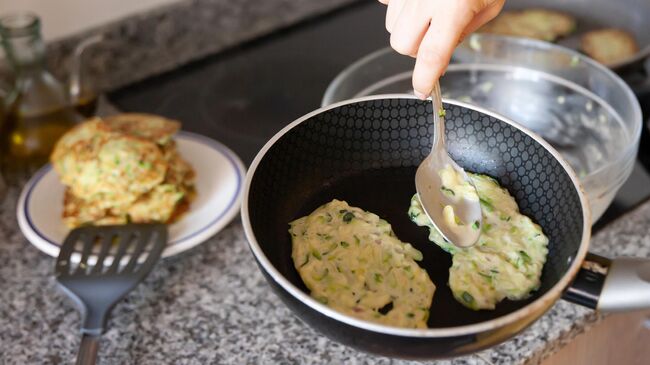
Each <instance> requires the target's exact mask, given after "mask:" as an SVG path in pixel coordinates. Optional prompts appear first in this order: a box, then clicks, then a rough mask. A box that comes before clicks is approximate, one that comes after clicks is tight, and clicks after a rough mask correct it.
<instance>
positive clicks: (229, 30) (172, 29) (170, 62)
mask: <svg viewBox="0 0 650 365" xmlns="http://www.w3.org/2000/svg"><path fill="white" fill-rule="evenodd" d="M357 1H359V0H264V1H259V0H236V1H232V0H195V1H188V2H180V3H173V4H170V5H166V6H162V7H159V8H155V9H152V10H148V11H145V12H142V13H138V14H135V15H132V16H128V17H126V18H123V19H121V20H118V21H114V22H112V23H109V24H106V25H103V26H100V27H96V28H94V29H90V30H87V31H84V32H81V33H80V34H77V35H73V36H69V37H66V38H63V39H60V40H56V41H53V42H51V43H49V44H48V64H49V65H48V66H49V68H50V70H51V71H52V72H53V73H54V74H55V75H57V76H59V77H60V78H62V79H63V78H64V77H66V76H67V73H68V69H69V67H70V59H71V53H72V50H73V49H74V47H75V45H77V44H78V43H79V42H80V41H81V40H83V39H84V38H87V37H90V36H92V35H96V34H103V36H104V41H103V42H102V43H101V44H99V45H97V46H95V47H94V48H93V49H91V50H89V51H88V52H87V54H86V55H85V56H84V63H87V65H88V69H89V70H90V71H89V72H90V75H91V77H93V79H94V80H95V82H96V84H97V85H98V87H99V88H100V89H101V90H112V89H115V88H118V87H120V86H124V85H126V84H129V83H133V82H135V81H138V80H142V79H144V78H146V77H149V76H152V75H156V74H159V73H162V72H165V71H169V70H172V69H174V68H177V67H179V66H181V65H183V64H186V63H188V62H190V61H193V60H197V59H200V58H202V57H205V56H207V55H210V54H214V53H217V52H219V51H222V50H224V49H226V48H228V47H232V46H234V45H236V44H239V43H242V42H245V41H247V40H251V39H254V38H256V37H259V36H261V35H264V34H267V33H270V32H272V31H273V30H276V29H279V28H283V27H286V26H289V25H291V24H294V23H296V22H298V21H300V20H303V19H305V18H309V17H313V16H316V15H318V14H322V13H325V12H328V11H331V10H333V9H336V8H338V7H341V6H343V5H347V4H350V3H353V2H357Z"/></svg>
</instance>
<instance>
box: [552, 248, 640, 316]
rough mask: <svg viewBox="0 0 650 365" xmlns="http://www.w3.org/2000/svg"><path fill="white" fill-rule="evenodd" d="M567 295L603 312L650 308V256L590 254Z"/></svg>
mask: <svg viewBox="0 0 650 365" xmlns="http://www.w3.org/2000/svg"><path fill="white" fill-rule="evenodd" d="M563 298H564V299H566V300H568V301H570V302H573V303H576V304H580V305H583V306H586V307H589V308H593V309H597V310H599V311H603V312H617V311H629V310H634V309H647V308H650V259H644V258H636V257H621V258H616V259H613V260H610V259H608V258H605V257H602V256H598V255H595V254H592V253H589V254H588V255H587V258H586V259H585V261H584V262H583V264H582V268H581V269H580V271H579V272H578V274H577V275H576V278H575V279H574V280H573V283H571V285H570V286H569V288H567V290H566V291H565V292H564V295H563Z"/></svg>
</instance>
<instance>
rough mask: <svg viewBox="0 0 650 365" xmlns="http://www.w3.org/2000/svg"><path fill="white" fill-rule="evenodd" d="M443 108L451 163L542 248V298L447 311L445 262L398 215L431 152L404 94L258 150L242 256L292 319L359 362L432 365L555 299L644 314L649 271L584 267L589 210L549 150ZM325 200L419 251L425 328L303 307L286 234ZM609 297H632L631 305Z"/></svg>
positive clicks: (504, 127)
mask: <svg viewBox="0 0 650 365" xmlns="http://www.w3.org/2000/svg"><path fill="white" fill-rule="evenodd" d="M445 109H446V111H447V113H446V115H447V117H446V118H447V123H446V134H447V141H448V147H449V153H450V154H451V156H452V157H453V158H454V159H455V160H456V161H457V162H458V164H459V165H461V166H462V167H464V168H465V169H466V170H468V171H473V172H478V173H482V174H488V175H490V176H492V177H494V178H496V179H497V180H498V181H499V182H500V183H501V185H502V186H504V187H506V188H507V189H508V190H509V191H510V193H511V194H512V195H513V196H514V197H515V199H516V201H517V203H518V205H519V207H520V209H521V211H522V212H523V214H526V215H528V216H529V217H531V218H532V219H533V220H534V221H535V222H537V223H538V224H539V225H541V227H542V229H543V230H544V232H545V234H546V235H547V236H548V237H549V240H550V242H549V254H548V259H547V262H546V264H545V266H544V269H543V273H542V278H541V281H542V284H541V287H540V288H539V290H537V291H535V292H534V293H533V294H532V296H531V297H530V298H528V299H526V300H522V301H509V300H505V301H503V302H501V303H500V304H498V305H497V307H496V309H495V310H494V311H487V310H483V311H472V310H470V309H467V308H465V307H464V306H462V305H461V304H460V303H458V302H456V300H455V299H454V298H453V296H452V294H451V290H450V289H449V287H448V286H447V281H448V275H449V274H448V271H449V267H450V266H451V256H450V255H449V254H447V253H445V252H443V251H442V250H441V249H439V248H438V247H437V246H436V245H434V244H433V243H431V242H429V241H428V239H427V236H428V232H427V229H424V228H422V227H418V226H416V225H415V224H413V223H412V222H411V221H410V220H409V219H408V216H407V210H408V207H409V202H410V198H411V196H412V195H413V194H414V192H415V185H414V179H415V171H416V168H417V166H418V165H419V163H420V162H421V161H422V160H423V159H424V158H425V157H426V155H427V154H428V152H429V150H430V148H431V141H432V135H433V125H432V123H431V120H432V119H431V104H430V103H429V102H424V101H420V100H418V99H415V98H412V97H409V96H407V95H383V96H370V97H365V98H359V99H353V100H348V101H344V102H341V103H337V104H333V105H331V106H327V107H324V108H321V109H319V110H316V111H314V112H312V113H310V114H307V115H306V116H304V117H302V118H300V119H298V120H296V121H295V122H293V123H291V124H289V125H288V126H287V127H286V128H284V129H283V130H281V131H280V132H279V133H277V134H276V135H275V136H274V137H273V138H272V139H271V140H270V141H269V142H268V143H267V144H266V145H265V146H264V147H263V148H262V150H261V151H260V152H259V154H258V155H257V157H256V158H255V160H254V161H253V163H252V165H251V167H250V170H249V172H248V176H247V180H246V185H245V190H244V198H243V204H242V221H243V224H244V229H245V232H246V236H247V239H248V242H249V245H250V248H251V251H252V252H253V254H254V256H255V259H256V260H257V263H258V265H259V267H260V269H261V271H262V273H263V274H264V276H265V278H266V279H267V281H268V282H269V284H270V285H271V287H272V288H273V289H274V290H275V292H276V293H277V294H278V295H279V296H280V298H281V299H282V300H283V301H284V302H285V303H286V305H287V306H288V307H290V308H291V309H292V310H293V311H294V312H295V313H296V315H297V316H298V317H300V318H301V319H302V320H304V321H305V322H306V323H308V324H309V325H311V326H313V327H314V328H316V329H318V330H319V331H321V332H322V333H324V334H325V335H327V336H328V337H330V338H332V339H333V340H335V341H338V342H341V343H344V344H346V345H349V346H352V347H354V348H357V349H360V350H363V351H366V352H371V353H376V354H381V355H385V356H391V357H401V358H440V357H450V356H458V355H462V354H466V353H470V352H474V351H479V350H481V349H483V348H486V347H489V346H492V345H495V344H497V343H499V342H502V341H504V340H506V339H508V338H510V337H512V336H513V335H515V334H516V333H518V332H519V331H521V330H523V329H524V328H526V327H527V326H528V325H530V324H531V323H532V322H533V321H535V320H536V319H537V318H538V317H540V316H541V315H542V314H543V313H544V312H545V311H546V310H547V309H548V308H549V307H550V306H551V305H552V304H553V303H554V302H555V301H556V300H557V299H558V298H560V296H562V295H563V294H564V296H565V297H566V298H567V299H569V300H571V301H573V302H577V303H580V304H583V305H586V306H589V307H592V308H599V309H602V310H616V309H622V308H626V309H627V308H641V307H647V306H650V284H649V283H648V282H647V280H648V279H649V276H650V275H647V274H646V276H645V280H646V281H644V280H642V279H639V278H638V276H639V275H637V272H638V270H646V273H648V272H650V265H649V264H648V263H647V261H631V262H630V261H629V260H628V261H613V262H612V261H610V260H608V259H605V258H602V257H597V256H593V255H590V256H589V257H588V258H586V257H587V247H588V245H589V237H590V226H591V224H590V223H589V222H590V213H589V208H588V204H587V200H586V198H585V196H584V194H583V193H582V191H581V190H580V186H579V183H578V177H577V176H576V175H575V173H574V172H573V171H572V170H571V168H570V167H569V165H568V164H567V163H566V161H564V160H563V159H562V157H561V156H560V154H559V153H558V152H557V151H555V150H554V149H553V148H552V147H551V146H550V145H549V144H548V143H546V142H545V141H544V140H542V139H541V138H540V137H539V136H537V135H535V134H533V133H532V132H530V131H527V130H525V129H523V128H522V127H520V126H518V125H516V124H514V123H513V122H511V121H509V120H506V119H504V118H502V117H500V116H498V115H497V114H494V113H492V112H488V111H486V110H483V109H479V108H476V107H474V106H469V105H468V104H463V103H460V102H456V101H445ZM334 198H336V199H341V200H346V201H347V202H348V203H349V204H350V205H352V206H358V207H361V208H363V209H366V210H368V211H370V212H373V213H375V214H378V215H379V216H380V217H382V218H384V219H386V220H387V221H388V222H390V223H391V224H392V227H393V230H394V232H395V234H396V235H397V237H399V238H400V239H401V240H402V241H404V242H409V243H411V244H413V245H414V246H415V247H416V248H417V249H419V250H420V251H422V253H423V255H424V260H423V261H421V262H420V263H419V264H420V265H421V267H423V268H424V269H426V270H427V272H428V274H429V276H430V277H431V279H432V281H433V282H434V283H435V284H436V287H437V289H436V293H435V295H434V298H433V302H432V306H431V311H430V316H429V321H428V323H427V324H428V327H429V328H428V329H404V328H395V327H389V326H384V325H380V324H376V323H371V322H366V321H363V320H359V319H355V318H353V317H350V316H347V315H344V314H342V313H338V312H336V311H334V310H332V309H330V308H329V307H327V306H325V305H323V304H321V303H319V302H318V301H316V300H314V299H312V298H311V297H310V296H309V291H308V289H307V288H306V287H305V286H304V284H303V282H302V280H301V279H300V277H299V275H298V273H297V271H296V270H295V268H294V265H293V262H292V259H291V239H290V236H289V233H288V223H289V222H290V221H292V220H294V219H296V218H299V217H301V216H304V215H307V214H309V213H310V212H311V211H313V210H314V209H316V208H317V207H318V206H320V205H322V204H324V203H327V202H329V201H331V200H332V199H334ZM583 266H584V267H585V268H581V267H583ZM639 268H641V269H639ZM635 270H636V271H635ZM626 275H627V276H626ZM612 283H613V284H612ZM617 289H619V290H620V289H625V290H630V289H631V292H633V293H634V295H636V297H633V296H631V294H630V293H627V292H625V293H624V295H621V294H620V293H619V292H617V291H616V290H617ZM609 293H613V294H609Z"/></svg>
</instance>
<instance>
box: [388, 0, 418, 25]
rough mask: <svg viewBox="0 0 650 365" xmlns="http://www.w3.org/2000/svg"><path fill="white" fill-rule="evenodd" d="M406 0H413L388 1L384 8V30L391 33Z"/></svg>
mask: <svg viewBox="0 0 650 365" xmlns="http://www.w3.org/2000/svg"><path fill="white" fill-rule="evenodd" d="M407 1H409V2H410V1H415V0H390V1H389V2H388V9H386V30H387V31H388V33H393V27H394V25H395V23H396V22H397V18H398V17H399V15H400V13H401V12H402V8H403V7H404V4H406V2H407Z"/></svg>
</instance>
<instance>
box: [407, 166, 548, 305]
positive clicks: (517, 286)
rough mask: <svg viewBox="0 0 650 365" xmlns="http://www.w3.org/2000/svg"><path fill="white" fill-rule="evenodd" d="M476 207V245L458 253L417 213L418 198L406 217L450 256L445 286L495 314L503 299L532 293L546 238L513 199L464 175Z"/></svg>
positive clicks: (488, 182)
mask: <svg viewBox="0 0 650 365" xmlns="http://www.w3.org/2000/svg"><path fill="white" fill-rule="evenodd" d="M468 175H469V176H470V178H471V179H472V181H473V182H474V185H475V186H476V191H477V192H478V196H479V199H480V202H481V209H482V212H483V223H482V227H480V226H479V225H478V224H477V223H475V224H474V225H473V226H472V227H473V228H474V229H477V230H479V229H480V230H481V236H480V237H479V240H478V242H477V243H476V244H475V245H474V246H472V247H468V248H459V247H456V246H454V245H453V244H452V243H450V242H447V241H445V240H444V238H443V237H442V235H440V233H439V232H438V230H437V229H436V228H435V227H434V226H433V224H432V223H431V220H430V219H429V218H428V217H427V215H426V214H425V213H424V211H423V210H422V206H421V205H420V200H419V199H418V196H417V194H416V195H414V196H413V198H412V199H411V206H410V208H409V211H408V214H409V217H410V218H411V220H412V221H413V222H415V223H416V224H417V225H419V226H425V227H428V228H429V240H431V241H432V242H433V243H435V244H436V245H438V246H440V247H441V248H442V249H443V250H445V251H447V252H449V253H450V254H452V255H453V259H452V262H453V263H452V266H451V268H449V286H450V288H451V291H452V293H453V295H454V298H456V300H457V301H459V302H460V303H461V304H463V305H464V306H466V307H468V308H471V309H474V310H479V309H494V308H495V306H496V304H497V303H499V302H500V301H502V300H503V299H505V298H508V299H511V300H520V299H525V298H527V297H528V296H529V295H530V293H531V292H532V291H534V290H536V289H537V288H538V287H539V285H540V283H541V281H540V277H541V275H542V268H543V267H544V263H545V262H546V255H547V254H548V248H547V245H548V238H547V237H546V236H545V235H544V233H543V232H542V229H541V227H540V226H538V225H537V224H535V223H533V221H532V220H531V219H530V218H528V217H526V216H525V215H523V214H521V213H520V212H519V208H518V206H517V203H516V202H515V200H514V198H513V197H512V196H510V194H509V193H508V191H507V190H506V189H504V188H502V187H501V186H499V184H498V183H497V182H496V181H495V180H494V179H492V178H490V177H489V176H485V175H477V174H471V173H470V174H468Z"/></svg>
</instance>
